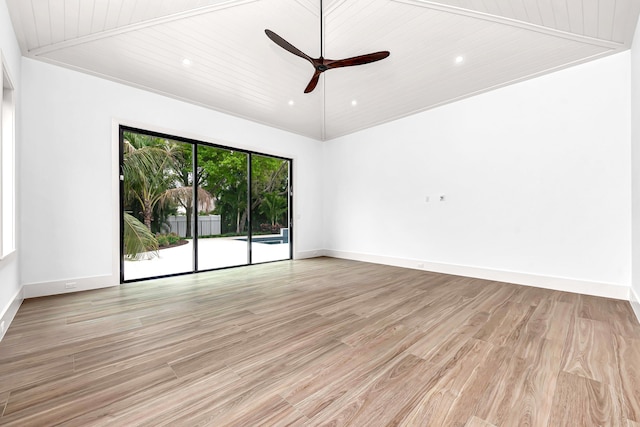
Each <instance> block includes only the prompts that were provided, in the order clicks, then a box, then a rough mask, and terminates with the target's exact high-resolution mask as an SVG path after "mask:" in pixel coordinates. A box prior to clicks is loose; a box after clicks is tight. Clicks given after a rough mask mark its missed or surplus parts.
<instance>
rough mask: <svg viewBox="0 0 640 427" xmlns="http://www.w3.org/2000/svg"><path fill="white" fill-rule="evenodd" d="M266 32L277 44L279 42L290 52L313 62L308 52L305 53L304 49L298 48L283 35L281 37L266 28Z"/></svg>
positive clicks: (279, 44)
mask: <svg viewBox="0 0 640 427" xmlns="http://www.w3.org/2000/svg"><path fill="white" fill-rule="evenodd" d="M264 32H265V34H266V35H267V37H269V38H270V39H271V40H273V42H274V43H275V44H277V45H278V46H280V47H281V48H283V49H284V50H286V51H289V52H291V53H293V54H294V55H297V56H299V57H300V58H304V59H306V60H307V61H309V62H311V63H312V64H313V60H312V59H311V58H309V56H308V55H307V54H305V53H304V52H303V51H301V50H300V49H298V48H297V47H295V46H294V45H292V44H291V43H289V42H288V41H286V40H285V39H283V38H282V37H280V36H279V35H277V34H276V33H274V32H273V31H271V30H264Z"/></svg>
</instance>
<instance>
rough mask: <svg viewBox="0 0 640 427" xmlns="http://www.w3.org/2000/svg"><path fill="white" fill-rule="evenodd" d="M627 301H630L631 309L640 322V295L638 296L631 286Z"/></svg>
mask: <svg viewBox="0 0 640 427" xmlns="http://www.w3.org/2000/svg"><path fill="white" fill-rule="evenodd" d="M629 302H630V303H631V308H632V309H633V312H634V313H635V314H636V317H637V318H638V322H640V297H639V296H638V294H637V293H636V291H635V290H634V289H633V288H631V292H630V295H629Z"/></svg>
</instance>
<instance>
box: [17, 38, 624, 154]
mask: <svg viewBox="0 0 640 427" xmlns="http://www.w3.org/2000/svg"><path fill="white" fill-rule="evenodd" d="M626 50H628V49H623V50H610V51H608V52H604V53H600V54H596V55H592V56H590V57H586V58H582V59H579V60H577V61H573V62H570V63H567V64H563V65H560V66H557V67H553V68H550V69H547V70H543V71H539V72H536V73H532V74H529V75H526V76H523V77H521V78H518V79H514V80H511V81H508V82H504V83H500V84H497V85H494V86H491V87H488V88H484V89H482V90H478V91H475V92H472V93H468V94H464V95H462V96H458V97H456V98H452V99H450V100H447V101H444V102H440V103H437V104H435V105H431V106H428V107H425V108H421V109H416V110H412V111H410V112H407V113H404V114H400V115H397V116H394V117H390V118H389V119H387V120H384V121H381V122H379V123H377V124H376V125H375V126H362V127H360V128H356V129H354V130H353V131H349V132H345V133H339V134H336V135H334V136H332V137H331V138H328V139H327V138H326V126H325V125H324V123H325V115H326V114H325V99H326V97H325V96H324V95H325V94H324V93H323V97H322V107H321V108H322V109H321V111H322V127H321V130H320V133H321V136H320V137H319V138H318V137H317V136H316V135H310V134H305V133H301V132H296V131H293V130H291V129H288V128H286V127H283V126H275V125H273V124H271V123H266V122H264V121H260V120H256V119H254V118H251V117H248V116H244V115H241V114H237V113H233V112H230V111H227V110H224V109H219V108H213V107H211V106H210V105H207V104H204V103H202V102H197V101H193V100H191V99H188V98H183V97H181V96H178V95H175V94H172V93H168V92H164V91H161V90H158V89H154V88H152V87H148V86H144V85H141V84H137V83H133V82H130V81H127V80H123V79H118V78H116V77H112V76H109V75H106V74H101V73H98V72H95V71H92V70H87V69H84V68H82V67H77V66H74V65H71V64H67V63H64V62H59V61H56V60H53V59H50V58H47V57H28V58H29V59H32V60H34V61H40V62H44V63H47V64H49V65H53V66H58V67H61V68H65V69H69V70H72V71H75V72H79V73H82V74H86V75H90V76H93V77H97V78H101V79H104V80H107V81H111V82H114V83H118V84H122V85H124V86H129V87H133V88H135V89H140V90H144V91H147V92H150V93H155V94H156V95H160V96H164V97H167V98H171V99H175V100H177V101H181V102H185V103H187V104H191V105H196V106H198V107H201V108H206V109H207V110H211V111H215V112H218V113H222V114H226V115H228V116H232V117H237V118H241V119H243V120H247V121H250V122H253V123H257V124H260V125H263V126H267V127H270V128H273V129H279V130H281V131H285V132H288V133H291V134H295V135H300V136H303V137H305V138H309V139H313V140H315V141H320V142H325V141H331V140H334V139H338V138H341V137H344V136H347V135H351V134H354V133H357V132H360V131H363V130H366V129H371V128H375V127H376V126H381V125H384V124H386V123H390V122H394V121H396V120H400V119H403V118H406V117H410V116H413V115H416V114H419V113H423V112H425V111H429V110H433V109H435V108H438V107H442V106H445V105H448V104H452V103H455V102H458V101H461V100H464V99H467V98H471V97H474V96H477V95H482V94H484V93H487V92H491V91H494V90H497V89H500V88H503V87H507V86H511V85H514V84H518V83H522V82H525V81H528V80H532V79H535V78H538V77H542V76H545V75H547V74H552V73H555V72H557V71H562V70H564V69H567V68H571V67H574V66H578V65H581V64H585V63H588V62H592V61H595V60H598V59H602V58H606V57H608V56H611V55H615V54H618V53H622V52H625V51H626ZM325 86H326V85H323V86H322V90H323V92H324V90H325V89H324V88H325Z"/></svg>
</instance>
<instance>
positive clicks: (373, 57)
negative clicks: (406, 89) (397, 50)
mask: <svg viewBox="0 0 640 427" xmlns="http://www.w3.org/2000/svg"><path fill="white" fill-rule="evenodd" d="M387 56H389V52H388V51H386V50H385V51H382V52H374V53H368V54H366V55H360V56H354V57H352V58H345V59H338V60H335V61H333V60H325V65H326V66H327V68H328V69H331V68H340V67H351V66H353V65H363V64H368V63H370V62H376V61H380V60H381V59H384V58H386V57H387Z"/></svg>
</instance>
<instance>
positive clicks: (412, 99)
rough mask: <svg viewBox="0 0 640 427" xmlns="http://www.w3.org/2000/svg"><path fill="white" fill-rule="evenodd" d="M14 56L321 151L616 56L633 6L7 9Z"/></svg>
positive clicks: (448, 1)
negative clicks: (317, 67) (325, 62)
mask: <svg viewBox="0 0 640 427" xmlns="http://www.w3.org/2000/svg"><path fill="white" fill-rule="evenodd" d="M7 3H8V6H9V11H10V14H11V18H12V21H13V25H14V29H15V31H16V35H17V37H18V40H19V43H20V45H21V48H22V51H23V54H24V55H25V56H27V57H31V58H34V59H38V60H42V61H46V62H50V63H54V64H58V65H62V66H65V67H69V68H73V69H76V70H80V71H83V72H87V73H91V74H94V75H98V76H102V77H105V78H108V79H111V80H115V81H119V82H123V83H126V84H129V85H132V86H136V87H141V88H145V89H148V90H151V91H154V92H158V93H162V94H166V95H168V96H171V97H174V98H178V99H182V100H185V101H188V102H191V103H195V104H198V105H202V106H205V107H208V108H211V109H213V110H217V111H222V112H226V113H229V114H232V115H235V116H240V117H244V118H247V119H249V120H253V121H257V122H260V123H264V124H267V125H270V126H273V127H277V128H281V129H285V130H289V131H291V132H295V133H298V134H301V135H305V136H309V137H311V138H315V139H321V140H327V139H331V138H335V137H338V136H341V135H345V134H348V133H352V132H355V131H357V130H360V129H364V128H367V127H371V126H375V125H377V124H380V123H383V122H387V121H390V120H394V119H397V118H400V117H403V116H407V115H410V114H414V113H417V112H420V111H424V110H426V109H429V108H433V107H436V106H438V105H442V104H445V103H448V102H452V101H455V100H458V99H461V98H464V97H468V96H471V95H474V94H477V93H481V92H483V91H487V90H491V89H493V88H497V87H500V86H504V85H507V84H510V83H513V82H517V81H521V80H524V79H528V78H531V77H535V76H537V75H540V74H544V73H548V72H552V71H554V70H558V69H561V68H563V67H567V66H571V65H573V64H577V63H581V62H585V61H589V60H593V59H596V58H600V57H602V56H605V55H609V54H612V53H616V52H620V51H622V50H625V49H628V48H629V47H630V43H631V40H632V37H633V32H634V30H635V24H636V22H637V18H638V14H639V12H640V0H438V1H428V0H324V5H323V11H324V13H323V22H324V31H323V35H324V43H323V45H324V56H325V57H326V58H331V59H341V58H345V57H350V56H356V55H361V54H365V53H370V52H374V51H380V50H388V51H390V52H391V56H390V57H389V58H386V59H384V60H382V61H379V62H375V63H372V64H367V65H362V66H356V67H349V68H340V69H335V70H329V71H327V72H326V73H324V74H323V75H322V77H321V79H320V83H319V85H318V87H317V88H316V90H315V91H314V92H312V93H310V94H304V93H303V90H304V88H305V86H306V85H307V83H308V82H309V80H310V78H311V76H312V74H313V68H312V66H311V64H309V63H308V62H307V61H305V60H304V59H301V58H300V57H297V56H295V55H292V54H291V53H289V52H287V51H285V50H283V49H282V48H280V47H279V46H277V45H276V44H274V43H273V42H272V41H271V40H269V39H268V38H267V37H266V35H265V33H264V30H265V29H270V30H272V31H274V32H276V33H277V34H279V35H280V36H282V37H283V38H285V39H286V40H287V41H289V42H290V43H291V44H293V45H294V46H296V47H297V48H299V49H301V50H302V51H304V52H305V53H307V54H308V55H309V56H311V57H317V56H319V55H320V0H227V1H225V0H7Z"/></svg>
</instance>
